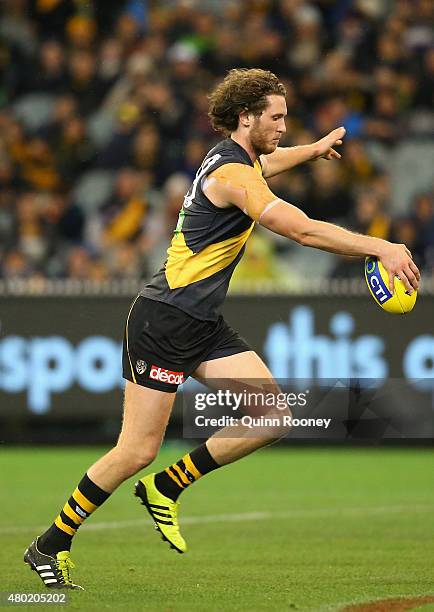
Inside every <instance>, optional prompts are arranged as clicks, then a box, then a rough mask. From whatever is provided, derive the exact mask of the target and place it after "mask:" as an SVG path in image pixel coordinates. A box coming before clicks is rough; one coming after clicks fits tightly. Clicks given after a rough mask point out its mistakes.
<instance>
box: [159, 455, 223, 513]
mask: <svg viewBox="0 0 434 612" xmlns="http://www.w3.org/2000/svg"><path fill="white" fill-rule="evenodd" d="M219 467H220V466H219V464H218V463H217V462H216V461H215V460H214V459H213V457H212V456H211V454H210V452H209V450H208V448H207V446H206V444H202V446H199V447H198V448H195V449H194V451H192V452H191V453H187V455H184V457H183V458H182V459H180V460H179V461H177V462H176V463H173V464H172V465H170V466H169V467H168V468H166V469H165V470H164V471H163V472H158V474H156V475H155V486H156V487H157V489H158V490H159V491H160V493H162V494H163V495H165V496H166V497H169V498H170V499H173V501H176V500H177V499H178V497H179V495H180V494H181V493H182V491H184V489H186V488H187V487H189V486H190V485H191V484H193V482H196V480H199V478H200V477H201V476H205V474H208V473H209V472H212V471H213V470H216V469H217V468H219Z"/></svg>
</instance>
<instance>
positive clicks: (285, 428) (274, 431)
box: [269, 409, 292, 444]
mask: <svg viewBox="0 0 434 612" xmlns="http://www.w3.org/2000/svg"><path fill="white" fill-rule="evenodd" d="M291 418H292V414H291V411H290V410H288V409H286V410H280V411H279V412H278V413H275V414H274V418H273V419H272V422H273V423H274V425H272V426H271V427H270V429H269V435H270V444H272V443H273V442H278V441H279V440H281V439H282V438H286V436H287V435H288V434H289V433H290V431H291V429H292V426H291Z"/></svg>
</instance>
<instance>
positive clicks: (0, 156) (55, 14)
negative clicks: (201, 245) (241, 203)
mask: <svg viewBox="0 0 434 612" xmlns="http://www.w3.org/2000/svg"><path fill="white" fill-rule="evenodd" d="M433 6H434V5H433V3H432V2H431V0H395V1H393V0H390V1H389V0H354V1H351V0H336V1H329V0H310V1H306V0H244V1H242V2H241V1H233V0H201V1H199V0H179V1H175V0H172V1H169V0H167V1H158V2H157V1H151V0H149V1H147V0H3V3H2V9H3V10H2V14H1V17H0V67H1V70H2V73H3V78H2V81H1V85H0V278H3V279H12V278H17V277H18V278H32V277H48V278H74V279H93V280H105V279H112V278H114V279H117V278H119V279H122V278H126V277H130V278H136V277H147V276H148V275H149V274H150V273H151V272H152V271H153V270H154V268H155V267H156V266H159V265H160V264H161V262H162V260H163V259H164V255H165V250H166V248H167V244H168V241H169V239H170V235H171V232H172V230H173V228H174V226H175V224H176V219H177V216H178V211H179V208H180V206H181V204H182V200H183V196H184V194H185V192H186V189H187V188H188V185H189V183H190V181H191V180H192V177H193V176H194V174H195V172H196V170H197V168H198V166H199V165H200V163H201V160H202V158H203V156H204V155H205V154H206V152H207V151H208V149H209V148H210V147H211V146H212V145H213V144H214V143H215V142H217V140H218V139H219V138H220V136H219V135H218V134H216V133H215V132H213V131H212V129H211V127H210V124H209V121H208V118H207V92H208V91H209V90H210V89H211V88H212V87H213V86H214V84H215V83H216V81H217V80H219V79H221V78H222V77H223V76H224V75H225V73H226V71H227V70H229V69H230V68H233V67H241V66H245V67H253V66H255V67H261V68H265V69H269V70H272V71H273V72H275V73H276V74H277V75H278V76H279V77H280V78H281V79H282V80H283V82H284V83H285V85H286V88H287V93H288V95H287V105H288V131H287V134H286V137H285V140H284V142H283V146H292V145H297V144H304V143H307V142H313V141H314V140H316V139H317V138H319V137H320V136H321V135H324V134H325V133H327V132H328V131H330V130H331V129H333V128H334V127H336V126H338V125H344V126H345V127H346V129H347V136H346V141H345V144H344V146H343V147H342V153H343V157H342V160H341V161H340V162H336V161H334V162H328V161H325V160H320V161H317V162H315V163H312V164H307V165H305V166H303V167H300V168H297V169H295V170H293V171H291V172H289V173H287V174H285V175H280V176H279V177H275V178H274V179H272V180H271V181H270V187H271V189H272V190H273V191H274V192H275V193H276V194H278V195H279V196H281V197H283V198H284V199H286V200H287V201H289V202H291V203H294V204H296V205H297V206H299V207H300V208H302V209H303V210H305V212H307V213H308V214H309V215H312V216H313V217H315V218H318V219H324V220H333V221H337V222H339V223H340V224H342V225H345V226H346V227H349V228H351V229H354V230H356V231H361V232H366V233H369V234H371V235H375V236H380V237H384V238H389V239H392V240H394V241H398V242H405V243H406V244H407V245H408V246H409V247H410V248H411V250H412V251H413V253H414V256H415V258H416V259H417V263H418V265H419V266H420V267H421V268H422V269H424V270H425V272H429V273H430V274H432V270H433V269H434V203H433V191H432V184H430V180H431V178H432V155H433V147H434V145H433V142H432V140H431V139H432V134H433V124H434V121H433V109H432V101H433V100H432V96H433V90H434V89H433V77H434V46H433V42H434V40H433V32H432V28H431V24H432V22H433V17H434V10H433ZM403 147H404V148H405V147H407V149H406V150H407V153H408V154H410V155H411V159H412V160H413V161H412V163H411V164H406V162H405V159H407V158H406V157H405V155H404V157H402V156H403V153H402V151H403ZM400 152H401V153H400ZM399 155H401V158H400V159H401V165H400V164H399V163H398V162H399V159H398V158H399ZM397 156H398V157H397ZM430 156H431V157H430ZM397 160H398V161H397ZM402 160H404V165H403V163H402ZM424 167H425V168H426V170H423V168H424ZM430 175H431V176H430ZM400 181H401V182H400ZM401 184H402V185H403V186H404V187H405V188H404V187H402V188H401V187H400V185H401ZM397 185H398V189H397V187H396V186H397ZM299 258H300V252H299V250H298V249H297V247H296V246H295V245H292V244H290V243H289V242H288V241H284V240H281V239H279V237H277V236H274V235H272V234H271V233H270V232H265V231H264V230H261V228H259V229H257V230H256V232H255V234H254V236H253V237H252V238H251V241H250V244H249V246H248V249H247V252H246V256H245V259H244V261H243V262H242V263H241V264H240V267H239V268H240V269H239V272H238V274H237V277H236V279H235V282H238V281H242V280H246V279H247V280H248V279H251V280H253V279H279V278H281V277H282V275H285V274H287V273H288V271H289V269H291V270H294V269H296V268H297V265H296V262H298V261H299ZM327 261H328V262H329V263H327V265H326V266H325V267H324V268H323V273H325V274H328V275H332V276H351V275H353V274H357V275H359V274H360V262H358V263H354V262H351V261H347V260H345V259H341V260H338V259H337V258H335V257H333V258H332V259H331V260H327ZM330 262H331V263H330ZM318 269H322V268H321V266H320V267H319V268H318ZM300 270H302V268H300ZM300 274H301V272H300Z"/></svg>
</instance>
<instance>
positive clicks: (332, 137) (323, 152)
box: [312, 127, 346, 161]
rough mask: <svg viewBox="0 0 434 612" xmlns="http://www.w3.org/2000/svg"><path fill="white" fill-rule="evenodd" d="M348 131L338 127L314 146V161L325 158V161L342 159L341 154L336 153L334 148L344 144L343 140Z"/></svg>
mask: <svg viewBox="0 0 434 612" xmlns="http://www.w3.org/2000/svg"><path fill="white" fill-rule="evenodd" d="M345 133H346V129H345V128H344V127H338V128H336V129H335V130H333V131H332V132H330V134H327V136H324V138H321V140H317V142H315V143H314V144H313V150H314V155H313V157H312V161H314V160H315V159H319V158H320V157H323V158H324V159H341V155H340V153H338V152H337V151H335V149H334V148H333V147H335V146H337V145H341V144H342V139H343V137H344V136H345Z"/></svg>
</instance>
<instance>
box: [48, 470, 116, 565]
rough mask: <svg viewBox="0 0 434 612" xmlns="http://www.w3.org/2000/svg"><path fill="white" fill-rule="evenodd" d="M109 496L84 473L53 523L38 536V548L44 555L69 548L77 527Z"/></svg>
mask: <svg viewBox="0 0 434 612" xmlns="http://www.w3.org/2000/svg"><path fill="white" fill-rule="evenodd" d="M109 496H110V493H106V491H103V490H102V489H100V487H99V486H98V485H96V484H95V483H94V482H92V480H91V479H90V478H89V476H88V475H87V474H85V475H84V476H83V478H82V479H81V480H80V482H79V483H78V487H77V488H76V489H75V491H74V493H73V494H72V495H71V497H70V498H69V499H68V501H67V502H66V504H65V505H64V506H63V508H62V510H61V511H60V513H59V514H58V516H56V518H55V520H54V523H53V524H52V525H51V526H50V527H49V528H48V529H47V531H46V532H45V533H43V534H42V535H41V536H40V537H39V538H38V549H39V550H40V551H41V552H42V553H44V554H46V555H52V554H55V553H58V552H59V551H60V550H69V549H70V548H71V542H72V538H73V537H74V536H75V534H76V533H77V529H78V528H79V527H80V525H81V524H82V523H83V521H84V520H85V519H87V517H88V516H90V515H91V514H92V512H94V510H96V509H97V508H98V507H99V506H101V504H103V503H104V502H105V501H106V499H107V498H108V497H109Z"/></svg>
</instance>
